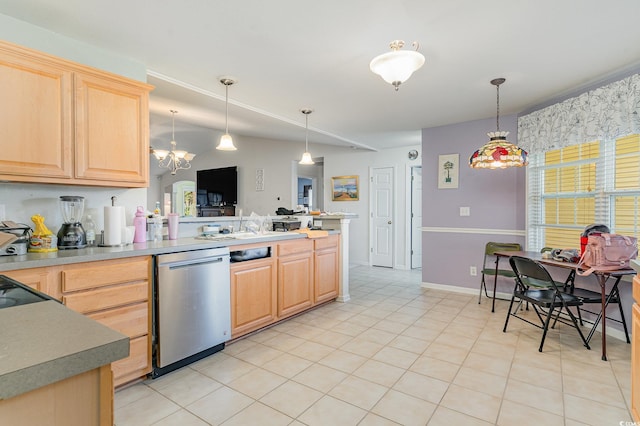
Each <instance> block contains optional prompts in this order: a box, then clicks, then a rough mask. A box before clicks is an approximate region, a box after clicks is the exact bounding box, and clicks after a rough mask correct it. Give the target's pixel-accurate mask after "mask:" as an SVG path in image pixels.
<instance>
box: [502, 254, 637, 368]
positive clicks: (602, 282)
mask: <svg viewBox="0 0 640 426" xmlns="http://www.w3.org/2000/svg"><path fill="white" fill-rule="evenodd" d="M495 256H496V262H495V263H496V274H495V275H494V283H493V301H492V303H494V304H495V299H496V285H497V280H498V268H499V262H500V259H501V258H509V257H511V256H521V257H528V258H529V259H533V260H535V261H537V262H539V263H540V264H542V265H544V266H553V267H557V268H561V269H565V270H569V275H568V276H567V280H566V281H565V284H567V283H569V281H570V280H573V279H574V278H575V274H576V273H578V272H579V271H580V269H579V266H578V264H577V263H574V262H564V261H559V260H555V259H553V258H552V257H547V256H545V255H544V254H543V253H540V252H537V251H499V252H496V253H495ZM635 274H636V271H635V270H633V269H631V268H628V269H618V270H615V271H594V272H593V273H592V275H593V276H595V278H596V280H597V282H598V285H599V286H600V296H601V307H600V313H599V314H598V316H597V318H596V320H595V321H594V323H593V327H592V328H591V331H590V332H589V335H588V336H587V342H589V341H590V340H591V338H592V337H593V335H594V333H595V332H596V328H597V326H598V324H599V323H600V321H602V327H601V330H602V331H601V335H602V360H603V361H606V360H607V333H606V312H607V305H608V304H609V300H610V299H611V296H612V295H613V294H615V293H616V292H618V291H619V290H618V284H619V283H620V281H621V279H622V277H624V276H625V275H635ZM612 277H613V278H615V280H614V282H613V286H612V288H611V290H610V292H609V295H607V291H606V284H607V281H608V280H609V278H612ZM627 343H629V342H627Z"/></svg>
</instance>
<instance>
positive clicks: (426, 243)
mask: <svg viewBox="0 0 640 426" xmlns="http://www.w3.org/2000/svg"><path fill="white" fill-rule="evenodd" d="M495 125H496V123H495V119H494V118H491V119H484V120H476V121H470V122H466V123H459V124H452V125H449V126H441V127H434V128H429V129H423V130H422V152H423V159H422V188H423V189H422V226H424V227H437V228H456V229H459V230H460V231H461V232H455V230H453V229H452V230H448V231H447V230H445V231H447V232H424V233H423V238H422V281H423V282H426V283H432V284H443V285H453V286H459V287H467V288H479V285H480V275H478V276H471V275H470V274H469V267H470V266H476V267H477V269H478V274H479V273H480V269H481V268H482V259H483V255H484V246H485V244H486V242H487V241H503V242H519V243H521V244H522V245H523V246H524V237H521V236H514V235H497V234H496V233H495V232H492V231H493V230H508V231H520V232H522V231H524V230H525V220H526V211H525V196H526V192H525V191H526V189H525V173H526V172H525V169H524V168H520V167H516V168H508V169H500V170H477V169H472V168H470V167H469V166H468V160H469V156H470V155H471V154H472V153H473V152H474V151H475V150H476V149H478V148H479V147H480V146H481V145H483V144H484V143H486V142H487V141H488V140H489V138H488V136H487V135H486V134H487V132H490V131H495ZM500 128H501V130H506V131H508V132H510V134H509V136H508V138H507V139H508V140H509V141H510V142H512V143H515V144H517V116H516V115H510V116H505V117H501V119H500ZM523 148H525V149H526V147H523ZM456 153H457V154H460V163H461V164H460V174H459V186H458V188H457V189H438V184H437V182H438V170H437V168H438V156H439V155H442V154H456ZM460 207H469V208H470V211H471V215H470V216H460ZM465 231H466V232H465ZM512 290H513V287H512V284H511V282H509V281H504V282H503V283H502V285H500V286H499V291H505V292H508V293H510V292H511V291H512Z"/></svg>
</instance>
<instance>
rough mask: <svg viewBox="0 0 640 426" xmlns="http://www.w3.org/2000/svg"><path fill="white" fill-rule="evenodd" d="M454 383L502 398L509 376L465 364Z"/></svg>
mask: <svg viewBox="0 0 640 426" xmlns="http://www.w3.org/2000/svg"><path fill="white" fill-rule="evenodd" d="M453 383H454V384H456V385H458V386H462V387H464V388H467V389H473V390H475V391H478V392H486V393H487V394H489V395H492V396H495V397H498V398H502V395H503V394H504V390H505V388H506V386H507V377H506V376H501V375H496V374H492V373H490V372H486V371H482V370H478V369H476V368H469V367H465V366H463V367H462V368H460V370H459V371H458V374H457V375H456V378H455V379H454V380H453Z"/></svg>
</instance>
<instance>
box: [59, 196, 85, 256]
mask: <svg viewBox="0 0 640 426" xmlns="http://www.w3.org/2000/svg"><path fill="white" fill-rule="evenodd" d="M60 208H61V210H62V219H63V220H64V223H63V224H62V226H61V227H60V230H59V231H58V249H62V250H64V249H77V248H84V247H86V246H87V237H86V235H85V232H84V228H83V227H82V224H81V223H80V219H81V218H82V213H83V212H84V197H78V196H72V195H63V196H62V197H60Z"/></svg>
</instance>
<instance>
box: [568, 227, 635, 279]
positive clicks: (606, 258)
mask: <svg viewBox="0 0 640 426" xmlns="http://www.w3.org/2000/svg"><path fill="white" fill-rule="evenodd" d="M637 256H638V242H637V240H636V238H635V237H627V236H624V235H618V234H604V233H603V234H596V235H589V240H588V242H587V247H586V249H585V251H584V253H582V257H581V258H580V261H579V262H578V266H577V269H578V271H577V272H578V275H583V276H584V275H590V274H591V273H592V272H597V271H603V272H610V271H617V270H620V269H629V260H631V259H635V258H636V257H637ZM584 267H587V268H589V269H587V270H586V271H584V272H582V273H581V272H580V271H579V269H581V268H582V269H584Z"/></svg>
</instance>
